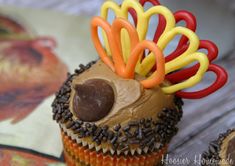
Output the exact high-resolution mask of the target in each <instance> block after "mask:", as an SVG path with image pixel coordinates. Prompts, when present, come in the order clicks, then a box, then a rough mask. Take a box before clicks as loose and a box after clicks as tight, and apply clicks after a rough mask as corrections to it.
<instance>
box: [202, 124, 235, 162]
mask: <svg viewBox="0 0 235 166" xmlns="http://www.w3.org/2000/svg"><path fill="white" fill-rule="evenodd" d="M232 132H235V128H234V129H229V130H228V131H227V132H225V133H223V134H220V135H219V138H218V139H216V140H214V141H212V142H211V143H210V145H209V147H208V151H205V152H203V154H202V161H215V162H211V164H210V162H203V163H202V164H201V166H220V165H219V161H221V157H220V156H219V153H220V150H221V146H222V144H223V141H224V140H225V139H226V137H227V136H229V135H230V134H231V133H232Z"/></svg>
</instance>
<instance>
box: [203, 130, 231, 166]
mask: <svg viewBox="0 0 235 166" xmlns="http://www.w3.org/2000/svg"><path fill="white" fill-rule="evenodd" d="M201 165H202V166H212V165H213V166H234V165H235V129H231V130H228V131H227V132H226V133H223V134H220V136H219V138H218V139H217V140H215V141H212V142H211V143H210V146H209V150H208V151H207V152H204V153H203V155H202V164H201Z"/></svg>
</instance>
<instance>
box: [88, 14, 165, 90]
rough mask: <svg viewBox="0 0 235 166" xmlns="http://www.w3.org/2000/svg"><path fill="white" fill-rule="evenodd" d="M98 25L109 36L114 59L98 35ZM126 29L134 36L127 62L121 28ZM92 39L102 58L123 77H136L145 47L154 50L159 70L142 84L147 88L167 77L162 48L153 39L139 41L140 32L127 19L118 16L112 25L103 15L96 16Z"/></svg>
mask: <svg viewBox="0 0 235 166" xmlns="http://www.w3.org/2000/svg"><path fill="white" fill-rule="evenodd" d="M98 27H100V28H102V29H103V30H104V32H105V33H106V36H107V38H108V42H109V47H110V51H111V53H112V59H113V61H112V60H111V59H110V57H108V55H107V52H105V50H104V48H103V47H102V44H101V42H100V40H99V36H98ZM122 29H125V30H127V32H128V35H129V36H131V38H132V43H131V54H130V56H129V58H128V61H127V63H126V64H125V62H124V60H123V56H122V52H121V48H120V47H121V40H120V34H121V30H122ZM91 32H92V39H93V42H94V45H95V48H96V50H97V52H98V53H99V56H100V58H101V59H102V60H103V61H104V63H106V64H107V65H108V66H109V67H110V68H111V69H112V70H113V71H114V72H116V73H117V74H118V75H119V76H121V77H123V78H134V74H135V66H136V64H137V62H138V60H139V59H140V56H141V55H142V54H141V53H142V52H143V51H144V50H145V49H149V50H150V51H152V52H153V54H154V55H155V59H156V62H155V63H156V68H157V70H156V71H155V72H154V73H153V74H152V75H151V76H150V77H148V78H147V79H146V80H142V81H141V84H142V85H143V86H144V87H145V88H153V87H155V86H157V85H159V84H160V83H162V82H163V80H164V78H165V60H164V56H163V54H162V52H161V51H160V49H159V48H158V47H157V46H156V45H155V44H154V43H153V42H151V41H147V40H144V41H141V42H139V37H138V34H137V32H136V30H135V28H134V27H133V26H132V25H131V24H130V23H129V22H128V21H126V20H124V19H122V18H117V19H115V21H114V22H113V24H112V26H110V25H109V23H108V22H107V21H105V20H104V19H102V18H101V17H94V18H93V19H92V22H91Z"/></svg>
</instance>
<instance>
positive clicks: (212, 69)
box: [166, 40, 228, 99]
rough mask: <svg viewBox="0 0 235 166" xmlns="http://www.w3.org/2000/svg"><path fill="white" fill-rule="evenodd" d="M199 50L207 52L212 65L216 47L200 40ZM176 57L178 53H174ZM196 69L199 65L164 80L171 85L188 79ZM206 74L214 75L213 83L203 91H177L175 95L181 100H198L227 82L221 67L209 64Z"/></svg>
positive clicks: (225, 73)
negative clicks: (168, 81)
mask: <svg viewBox="0 0 235 166" xmlns="http://www.w3.org/2000/svg"><path fill="white" fill-rule="evenodd" d="M186 47H187V45H185V46H184V47H182V49H185V48H186ZM199 49H205V50H207V52H208V53H207V57H208V59H209V62H210V63H212V61H214V60H215V59H216V58H217V56H218V48H217V46H216V45H215V44H214V43H213V42H211V41H209V40H201V41H200V46H199ZM179 51H180V50H179ZM178 55H180V53H177V52H176V54H175V56H178ZM198 67H199V65H198V64H196V65H194V66H192V67H190V68H187V69H184V70H180V71H177V72H175V73H172V74H169V75H167V76H166V79H168V80H170V81H171V82H172V83H178V82H181V81H183V80H185V79H188V78H189V77H191V76H192V75H194V74H195V73H196V72H197V70H198ZM207 72H209V73H214V74H215V75H216V79H215V81H214V82H213V83H212V84H211V85H210V86H208V87H206V88H205V89H202V90H199V91H196V92H182V91H179V92H177V93H176V95H177V96H179V97H182V98H187V99H199V98H203V97H206V96H208V95H210V94H212V93H214V92H215V91H217V90H218V89H220V88H221V87H223V86H224V85H225V84H226V82H227V80H228V74H227V72H226V71H225V70H224V69H223V68H222V67H220V66H218V65H215V64H210V65H209V68H208V70H207Z"/></svg>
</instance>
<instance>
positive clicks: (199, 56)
mask: <svg viewBox="0 0 235 166" xmlns="http://www.w3.org/2000/svg"><path fill="white" fill-rule="evenodd" d="M194 61H198V62H199V64H200V67H199V69H198V71H197V73H196V74H195V75H194V76H192V77H190V78H189V79H187V80H186V81H183V82H181V83H178V84H173V85H170V86H168V87H163V88H162V90H163V91H164V92H165V93H168V94H170V93H175V92H177V91H179V90H182V89H186V88H190V87H192V86H194V85H196V84H197V83H199V82H200V81H201V80H202V78H203V75H204V73H205V72H206V71H207V69H208V66H209V60H208V59H207V57H206V55H205V54H203V53H200V52H196V53H194V54H191V55H190V56H187V57H185V58H183V59H180V60H178V61H176V62H175V63H174V64H173V65H172V66H171V68H169V70H168V71H166V74H168V73H170V72H172V71H176V70H179V69H181V68H183V67H186V66H187V65H189V64H190V63H192V62H194Z"/></svg>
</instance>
